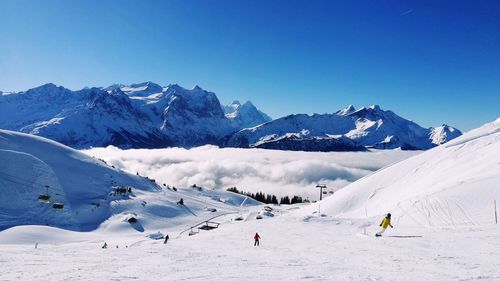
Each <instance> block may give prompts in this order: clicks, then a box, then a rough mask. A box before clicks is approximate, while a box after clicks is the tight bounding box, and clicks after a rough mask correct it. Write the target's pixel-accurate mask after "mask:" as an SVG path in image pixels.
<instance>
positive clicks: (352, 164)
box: [83, 146, 419, 200]
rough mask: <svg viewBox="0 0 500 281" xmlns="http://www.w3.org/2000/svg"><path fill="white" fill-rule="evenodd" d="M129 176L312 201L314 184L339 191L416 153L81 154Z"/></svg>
mask: <svg viewBox="0 0 500 281" xmlns="http://www.w3.org/2000/svg"><path fill="white" fill-rule="evenodd" d="M83 152H84V153H87V154H88V155H92V156H95V157H98V158H102V159H104V160H105V161H106V162H107V163H108V164H111V165H114V166H115V167H117V168H120V169H122V170H125V171H128V172H130V173H134V174H135V173H136V172H139V173H140V174H141V175H145V176H148V177H150V178H154V179H156V180H157V182H159V183H165V184H168V185H171V186H172V185H173V186H176V187H187V186H190V185H193V184H196V185H198V186H203V187H206V188H218V189H226V188H229V187H232V186H236V187H237V188H238V189H240V190H243V191H251V192H257V191H262V192H264V193H272V194H276V195H278V196H284V195H290V196H291V195H301V196H303V197H308V198H310V199H311V200H317V199H318V197H319V192H318V190H317V189H316V188H315V186H316V184H318V183H324V184H326V185H327V186H328V187H329V190H336V189H338V188H341V187H344V186H346V185H347V184H349V183H350V182H353V181H355V180H357V179H359V178H361V177H363V176H366V175H368V174H370V173H372V172H374V171H376V170H378V169H380V168H382V167H384V166H387V165H390V164H392V163H394V162H398V161H400V160H403V159H406V158H408V157H410V156H412V155H415V154H417V153H419V152H412V151H400V150H385V151H371V152H328V153H325V152H301V151H278V150H264V149H239V148H218V147H215V146H202V147H197V148H192V149H184V148H164V149H130V150H121V149H119V148H116V147H107V148H93V149H90V150H85V151H83Z"/></svg>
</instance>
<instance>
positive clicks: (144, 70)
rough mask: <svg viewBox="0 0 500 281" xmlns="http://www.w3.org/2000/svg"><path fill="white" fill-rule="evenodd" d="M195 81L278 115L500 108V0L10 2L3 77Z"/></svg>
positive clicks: (18, 83) (0, 16) (3, 27)
mask: <svg viewBox="0 0 500 281" xmlns="http://www.w3.org/2000/svg"><path fill="white" fill-rule="evenodd" d="M148 80H150V81H153V82H156V83H159V84H162V85H166V84H169V83H178V84H180V85H182V86H185V87H192V86H194V85H196V84H198V85H200V86H201V87H203V88H205V89H207V90H210V91H213V92H215V93H216V94H217V95H218V96H219V99H220V100H221V102H222V103H228V102H230V101H231V100H232V99H240V100H251V101H252V102H254V104H256V105H257V106H258V107H259V108H261V109H262V110H263V111H265V112H267V113H269V114H270V115H271V116H272V117H274V118H276V117H281V116H283V115H286V114H290V113H313V112H316V113H325V112H334V111H336V110H337V109H339V108H340V107H343V106H345V105H347V104H354V105H355V106H356V107H360V106H365V105H369V104H380V105H381V106H382V108H384V109H391V110H393V111H395V112H396V113H398V114H400V115H401V116H403V117H406V118H408V119H412V120H414V121H416V122H417V123H419V124H421V125H423V126H426V127H427V126H436V125H439V124H441V123H447V124H449V125H453V126H456V127H458V128H460V129H463V130H468V129H471V128H473V127H477V126H479V125H481V124H483V123H485V122H489V121H491V120H493V119H495V118H496V117H499V116H500V1H497V0H491V1H481V0H480V1H401V0H394V1H384V0H374V1H351V0H346V1H340V0H339V1H335V0H330V1H307V0H305V1H293V0H286V1H285V0H281V1H273V0H266V1H264V0H263V1H243V0H241V1H232V0H230V1H222V0H221V1H214V0H199V1H187V0H179V1H139V0H137V1H105V0H99V1H89V0H87V1H63V0H61V1H52V0H48V1H38V0H36V1H20V0H13V1H10V0H0V89H1V90H4V91H20V90H26V89H28V88H32V87H35V86H38V85H41V84H44V83H47V82H53V83H55V84H58V85H63V86H65V87H68V88H70V89H80V88H82V87H84V86H107V85H110V84H113V83H133V82H141V81H148Z"/></svg>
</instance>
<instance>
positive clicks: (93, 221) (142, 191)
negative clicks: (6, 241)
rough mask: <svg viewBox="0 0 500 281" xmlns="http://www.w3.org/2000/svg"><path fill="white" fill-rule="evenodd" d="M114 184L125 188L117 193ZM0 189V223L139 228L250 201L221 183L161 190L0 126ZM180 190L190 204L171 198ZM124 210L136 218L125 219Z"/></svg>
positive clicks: (82, 228)
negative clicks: (222, 187) (43, 197)
mask: <svg viewBox="0 0 500 281" xmlns="http://www.w3.org/2000/svg"><path fill="white" fill-rule="evenodd" d="M120 188H123V189H126V190H127V191H125V192H123V193H117V192H116V190H117V189H120ZM129 188H130V190H128V189H129ZM0 191H1V194H2V196H1V197H0V230H3V229H6V228H9V227H13V226H19V225H49V226H54V227H59V228H64V229H69V230H77V231H90V230H94V229H97V228H98V227H101V228H105V229H116V228H118V229H121V231H133V232H134V231H135V230H134V229H133V228H137V229H136V230H139V231H144V230H148V229H150V228H151V227H155V225H157V224H158V223H162V224H163V225H171V226H172V225H176V224H182V225H184V224H186V223H189V222H190V218H191V217H193V218H191V219H194V221H197V220H199V218H195V217H196V215H193V214H196V213H198V216H199V217H201V218H202V217H204V216H212V215H213V214H210V212H208V213H207V212H206V208H207V207H215V208H217V209H219V210H221V211H224V210H225V211H234V207H235V206H239V205H240V204H242V203H243V202H244V201H245V205H257V203H256V202H255V201H254V200H251V199H248V200H247V198H246V197H245V196H240V195H237V194H234V193H229V192H223V191H210V190H206V191H203V190H201V189H200V190H192V189H178V190H177V191H174V190H173V189H167V188H165V189H163V190H162V188H161V187H160V186H159V185H157V183H155V182H153V180H152V179H149V178H146V177H141V176H137V175H131V174H128V173H126V172H123V171H121V170H119V169H117V168H115V167H113V166H108V165H107V164H105V163H104V162H103V161H102V160H98V159H96V158H92V157H89V156H87V155H85V154H83V153H81V152H79V151H76V150H74V149H72V148H69V147H66V146H64V145H61V144H59V143H56V142H54V141H51V140H48V139H45V138H41V137H37V136H32V135H28V134H23V133H18V132H11V131H5V130H0ZM40 195H49V196H50V198H49V199H48V200H47V201H49V202H41V201H40V200H39V196H40ZM180 198H184V201H185V202H186V203H185V204H186V206H189V208H186V207H183V206H179V205H177V204H176V202H177V201H178V200H179V199H180ZM54 204H62V205H63V208H62V209H57V208H54ZM129 216H134V217H136V218H137V219H139V223H140V224H137V225H130V224H128V223H127V222H126V218H127V217H129ZM183 217H187V218H183ZM179 219H180V221H179ZM103 222H104V224H103ZM101 224H102V225H101ZM139 226H140V227H139Z"/></svg>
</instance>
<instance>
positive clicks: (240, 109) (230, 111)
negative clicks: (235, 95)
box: [222, 100, 272, 128]
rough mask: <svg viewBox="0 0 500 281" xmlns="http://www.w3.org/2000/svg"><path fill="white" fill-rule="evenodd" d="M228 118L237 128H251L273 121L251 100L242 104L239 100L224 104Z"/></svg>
mask: <svg viewBox="0 0 500 281" xmlns="http://www.w3.org/2000/svg"><path fill="white" fill-rule="evenodd" d="M222 109H223V110H224V114H225V116H226V118H228V119H229V120H230V121H231V125H232V126H233V127H235V128H250V127H254V126H257V125H260V124H263V123H266V122H269V121H271V120H272V119H271V117H269V116H268V115H267V114H265V113H264V112H262V111H260V110H258V109H257V108H256V107H255V106H254V105H253V104H252V103H251V102H250V101H247V102H245V103H244V104H241V103H240V102H239V101H238V100H235V101H233V102H232V103H230V104H228V105H226V106H223V107H222Z"/></svg>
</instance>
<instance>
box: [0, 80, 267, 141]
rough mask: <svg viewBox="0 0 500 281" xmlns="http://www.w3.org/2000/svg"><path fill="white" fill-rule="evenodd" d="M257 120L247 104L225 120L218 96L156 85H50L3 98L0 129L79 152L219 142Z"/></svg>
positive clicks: (199, 89)
mask: <svg viewBox="0 0 500 281" xmlns="http://www.w3.org/2000/svg"><path fill="white" fill-rule="evenodd" d="M256 112H257V113H256ZM258 116H265V114H262V113H259V111H258V110H257V109H256V108H255V107H254V106H253V105H251V103H248V104H247V105H244V106H242V108H241V109H238V110H237V114H236V113H235V116H233V117H232V118H226V117H225V115H224V112H223V111H222V109H221V105H220V102H219V100H218V99H217V97H216V95H215V94H214V93H211V92H208V91H205V90H203V89H201V88H200V87H198V86H196V87H194V88H193V89H191V90H188V89H184V88H182V87H180V86H178V85H169V86H167V87H161V86H160V85H158V84H155V83H152V82H144V83H139V84H132V85H121V84H116V85H112V86H109V87H107V88H90V89H89V88H85V89H82V90H79V91H71V90H69V89H66V88H64V87H57V86H55V85H54V84H46V85H43V86H40V87H37V88H34V89H31V90H28V91H26V92H20V93H3V94H1V95H0V128H3V129H8V130H16V131H21V132H25V133H30V134H35V135H40V136H44V137H48V138H51V139H53V140H56V141H59V142H62V143H64V144H66V145H70V146H72V147H76V148H88V147H91V146H107V145H114V146H119V147H123V148H129V147H146V148H155V147H167V146H186V147H191V146H197V145H202V144H218V143H219V142H220V139H221V138H222V137H224V136H225V135H227V134H229V133H232V132H234V131H237V130H240V129H242V128H243V127H241V126H243V125H245V124H252V125H255V124H257V123H258V122H259V120H261V119H262V118H260V119H259V117H258Z"/></svg>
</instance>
